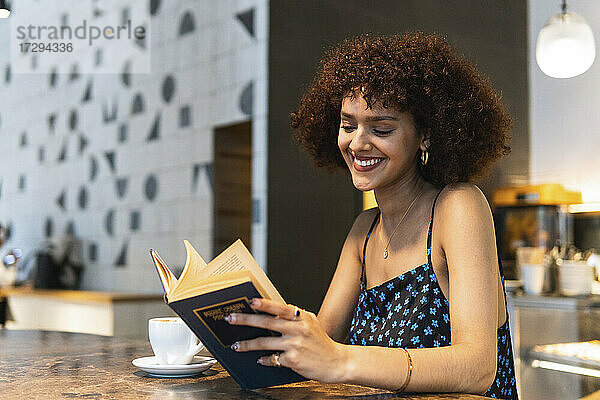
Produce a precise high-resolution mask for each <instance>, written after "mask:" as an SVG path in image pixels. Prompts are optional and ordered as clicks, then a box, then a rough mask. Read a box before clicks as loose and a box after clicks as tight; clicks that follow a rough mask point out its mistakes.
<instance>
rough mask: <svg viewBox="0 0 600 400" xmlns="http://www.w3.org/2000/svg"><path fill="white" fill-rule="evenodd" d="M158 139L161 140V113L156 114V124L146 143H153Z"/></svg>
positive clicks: (153, 125)
mask: <svg viewBox="0 0 600 400" xmlns="http://www.w3.org/2000/svg"><path fill="white" fill-rule="evenodd" d="M158 138H160V111H158V112H157V113H156V117H155V118H154V123H153V124H152V128H151V129H150V133H149V134H148V137H147V138H146V142H151V141H153V140H157V139H158Z"/></svg>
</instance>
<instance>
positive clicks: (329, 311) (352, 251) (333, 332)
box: [318, 210, 375, 342]
mask: <svg viewBox="0 0 600 400" xmlns="http://www.w3.org/2000/svg"><path fill="white" fill-rule="evenodd" d="M374 215H375V211H374V210H367V211H363V212H362V213H361V214H360V215H359V216H358V217H357V218H356V220H355V221H354V224H353V225H352V228H351V229H350V232H349V233H348V236H347V237H346V241H345V242H344V246H343V248H342V251H341V254H340V258H339V261H338V264H337V268H336V270H335V274H334V275H333V279H332V280H331V283H330V285H329V289H328V290H327V294H326V295H325V299H324V300H323V304H321V309H320V310H319V314H318V319H319V322H320V323H321V326H322V327H323V328H324V329H325V332H327V334H328V335H329V336H330V337H331V338H332V339H333V340H335V341H338V342H341V341H343V340H344V339H345V338H346V335H347V333H348V329H349V328H350V323H351V322H352V314H353V312H354V309H355V308H356V302H357V301H358V294H359V292H360V275H361V271H362V268H361V260H362V259H361V257H362V247H361V246H362V244H361V243H362V242H363V241H364V237H365V235H366V233H367V230H368V229H369V224H370V223H371V222H372V220H373V218H374Z"/></svg>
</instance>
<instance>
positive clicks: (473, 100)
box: [291, 32, 512, 187]
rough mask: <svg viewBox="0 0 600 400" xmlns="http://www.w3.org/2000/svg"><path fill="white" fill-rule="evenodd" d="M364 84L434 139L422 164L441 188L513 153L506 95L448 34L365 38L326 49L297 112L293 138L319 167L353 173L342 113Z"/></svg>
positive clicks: (369, 99) (367, 94)
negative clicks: (342, 145)
mask: <svg viewBox="0 0 600 400" xmlns="http://www.w3.org/2000/svg"><path fill="white" fill-rule="evenodd" d="M357 88H361V90H362V95H363V98H364V99H365V101H366V103H367V105H368V107H372V106H373V104H375V103H377V102H378V103H379V104H381V105H382V106H383V107H393V108H396V109H397V110H399V111H400V112H405V111H408V112H410V113H411V114H412V116H413V118H414V120H415V124H416V128H417V131H418V132H421V133H423V134H425V137H426V138H428V139H429V150H428V151H429V162H428V163H427V165H425V166H423V165H421V163H419V168H420V171H421V173H422V175H423V177H424V178H425V179H426V180H427V181H428V182H430V183H432V184H433V185H435V186H438V187H442V186H444V185H447V184H450V183H456V182H466V181H469V180H470V179H471V178H473V177H476V176H479V175H481V174H482V173H483V172H484V171H485V170H486V167H488V166H489V165H490V164H491V162H492V161H493V160H495V159H498V158H500V157H501V156H502V155H505V154H508V153H509V152H510V147H509V146H508V142H509V140H510V135H509V131H510V129H511V127H512V121H511V118H510V116H509V115H508V113H507V111H506V110H505V108H504V106H503V105H502V103H501V100H500V95H499V94H498V93H496V92H495V91H494V89H493V88H492V87H491V84H490V83H489V81H488V79H487V78H485V77H483V76H482V75H481V74H480V73H478V71H477V70H476V69H475V67H474V66H473V65H471V64H470V63H469V62H467V61H466V60H464V59H463V58H462V57H461V56H460V55H458V54H457V53H456V51H455V50H454V49H453V48H452V47H451V46H450V45H449V44H448V43H447V42H446V41H445V40H444V39H443V38H441V37H440V36H438V35H434V34H426V33H420V32H419V33H406V34H398V35H394V36H378V37H373V36H370V35H363V36H359V37H357V38H353V39H346V40H345V41H344V42H342V43H341V44H340V45H338V46H336V47H334V48H332V49H330V50H329V51H328V52H327V53H326V54H325V56H324V58H323V59H322V61H321V63H320V67H319V71H318V73H317V76H316V77H315V79H314V81H313V82H312V84H311V85H310V86H309V88H308V90H307V91H306V93H305V94H304V96H303V98H302V100H301V102H300V106H299V108H298V110H297V111H295V112H292V113H291V126H292V128H293V129H294V130H295V135H294V138H295V139H296V141H297V142H298V143H299V144H300V145H301V146H302V147H304V149H305V150H307V151H308V153H309V154H310V155H311V156H312V157H313V159H314V161H315V164H316V166H318V167H326V168H328V169H329V170H335V169H337V168H339V167H341V168H344V169H345V170H347V166H346V163H345V162H344V159H343V157H342V155H341V153H340V151H339V148H338V147H337V135H338V130H339V125H340V110H341V106H342V100H343V99H344V97H346V96H352V95H353V93H354V92H355V90H356V89H357Z"/></svg>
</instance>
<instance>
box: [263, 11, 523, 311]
mask: <svg viewBox="0 0 600 400" xmlns="http://www.w3.org/2000/svg"><path fill="white" fill-rule="evenodd" d="M526 12H527V10H526V2H524V1H522V0H508V1H503V2H480V1H472V0H471V1H466V0H460V1H459V0H451V1H444V2H440V1H434V0H410V1H397V0H379V1H362V0H360V1H359V0H348V1H332V0H304V1H272V2H270V16H269V94H268V96H269V117H268V118H269V127H268V129H269V145H268V152H269V153H268V156H269V167H268V209H269V217H268V250H267V252H268V254H267V262H268V270H269V275H270V277H271V279H272V280H273V281H274V282H275V285H276V286H277V287H278V288H279V289H280V291H281V293H282V295H283V296H284V298H285V299H286V300H287V301H288V302H291V303H296V304H299V305H301V306H303V307H306V308H308V309H311V310H313V311H317V310H318V307H319V305H320V304H321V301H322V299H323V296H324V294H325V291H326V290H327V287H328V285H329V282H330V280H331V277H332V276H333V271H334V269H335V266H336V263H337V258H338V256H339V252H340V249H341V246H342V244H343V242H344V239H345V236H346V234H347V232H348V230H349V229H350V226H351V225H352V222H353V220H354V218H355V216H356V215H357V214H358V212H360V208H361V204H362V200H361V199H362V198H361V196H360V192H358V191H357V190H355V189H354V187H353V186H352V183H351V180H350V179H349V176H348V174H347V173H340V174H337V175H329V174H327V173H326V172H324V171H316V170H315V169H314V168H313V166H312V161H311V160H309V158H308V156H306V155H305V154H304V153H301V152H300V150H299V149H298V148H297V147H296V146H295V144H294V143H293V141H292V132H291V129H290V128H289V113H290V111H292V110H294V109H295V107H297V104H298V100H299V98H300V96H301V94H302V90H303V89H304V88H305V87H306V85H307V84H308V83H309V82H310V80H311V79H312V77H313V74H314V72H315V70H316V67H317V63H318V61H319V59H320V57H321V56H322V54H323V51H324V50H325V49H326V48H327V47H329V46H331V45H333V44H335V43H337V42H339V41H341V40H343V39H344V38H345V37H348V36H354V35H357V34H360V33H364V32H371V33H381V34H393V33H398V32H402V31H410V30H422V31H427V32H438V33H440V34H443V35H445V36H446V37H447V38H448V40H449V41H450V43H452V44H453V45H455V46H456V47H457V48H458V49H459V50H461V51H462V52H463V53H464V54H465V55H466V56H467V58H469V59H470V60H472V61H473V62H474V63H475V64H476V65H477V66H478V67H479V68H480V69H481V70H482V71H484V72H485V73H486V74H488V75H489V77H490V79H491V81H492V83H493V84H494V86H495V87H496V88H497V89H499V90H500V91H501V92H502V93H503V95H504V99H505V103H506V104H507V106H508V108H509V110H510V112H511V115H512V116H513V118H514V119H515V129H514V131H513V142H512V148H513V152H512V154H511V155H510V156H509V157H507V158H505V159H504V160H503V161H502V162H500V163H498V164H497V165H496V166H495V167H494V169H493V170H492V173H491V175H490V176H489V177H487V178H485V179H484V180H482V181H481V182H479V183H480V185H481V187H482V188H483V190H484V192H486V194H487V195H488V197H490V196H491V193H492V191H493V189H494V188H496V187H499V186H502V185H508V184H513V183H518V182H522V181H526V180H527V177H528V174H529V172H528V159H529V140H528V135H527V124H528V110H527V103H528V101H527V96H528V85H527V26H526V24H527V13H526Z"/></svg>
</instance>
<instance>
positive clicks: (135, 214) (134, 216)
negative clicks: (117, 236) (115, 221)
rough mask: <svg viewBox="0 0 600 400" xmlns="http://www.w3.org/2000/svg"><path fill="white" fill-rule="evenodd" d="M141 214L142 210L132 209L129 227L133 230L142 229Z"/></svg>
mask: <svg viewBox="0 0 600 400" xmlns="http://www.w3.org/2000/svg"><path fill="white" fill-rule="evenodd" d="M141 219H142V217H141V215H140V212H139V211H137V210H135V211H132V212H131V213H130V214H129V229H131V231H137V230H139V229H140V225H141V222H142V221H141Z"/></svg>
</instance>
